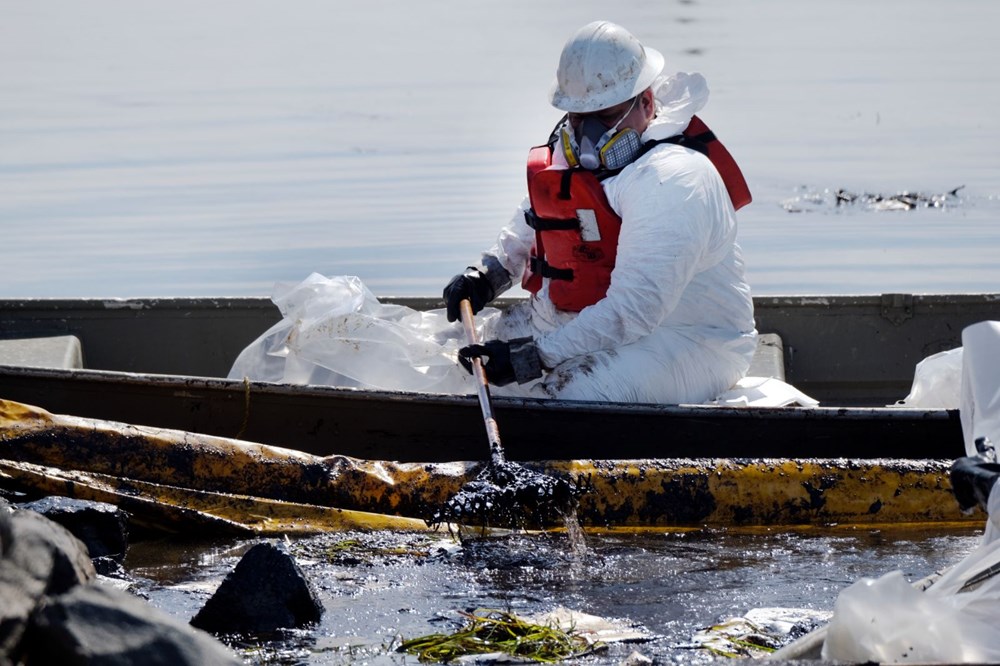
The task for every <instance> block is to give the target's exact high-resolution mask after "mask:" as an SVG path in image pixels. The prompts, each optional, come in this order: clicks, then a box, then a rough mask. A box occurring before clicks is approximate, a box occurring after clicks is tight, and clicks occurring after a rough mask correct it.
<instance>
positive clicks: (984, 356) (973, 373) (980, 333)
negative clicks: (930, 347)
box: [959, 321, 1000, 456]
mask: <svg viewBox="0 0 1000 666" xmlns="http://www.w3.org/2000/svg"><path fill="white" fill-rule="evenodd" d="M962 347H963V348H964V349H965V355H964V361H963V364H962V387H961V407H960V410H959V414H960V416H961V419H962V433H963V434H964V435H965V453H966V455H969V456H974V455H976V454H977V451H976V440H977V439H979V438H980V437H989V439H990V441H991V442H993V445H994V446H998V447H1000V322H998V321H982V322H979V323H978V324H973V325H972V326H967V327H966V328H965V329H964V330H963V331H962Z"/></svg>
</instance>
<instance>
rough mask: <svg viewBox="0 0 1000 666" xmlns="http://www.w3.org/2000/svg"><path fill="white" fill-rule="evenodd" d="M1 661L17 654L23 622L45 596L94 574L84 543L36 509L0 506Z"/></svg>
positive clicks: (22, 631) (85, 581)
mask: <svg viewBox="0 0 1000 666" xmlns="http://www.w3.org/2000/svg"><path fill="white" fill-rule="evenodd" d="M0 555H2V558H0V599H2V600H3V603H2V604H0V661H2V659H3V658H5V657H8V656H10V655H14V654H16V652H17V650H18V645H19V643H20V641H21V639H22V637H23V636H24V632H25V627H26V623H27V621H28V618H29V616H30V615H31V613H32V612H33V611H34V609H35V608H36V607H37V606H38V604H39V603H40V602H41V600H42V598H43V597H44V595H46V594H59V593H62V592H65V591H67V590H70V589H72V588H73V587H75V586H78V585H79V584H81V583H87V582H89V581H91V580H93V579H94V576H95V575H96V574H95V572H94V567H93V565H92V564H91V563H90V558H89V557H88V556H87V551H86V548H85V547H84V545H83V544H82V543H81V542H80V541H79V540H78V539H77V538H76V537H74V536H73V535H72V534H70V533H69V531H68V530H66V528H64V527H62V526H60V525H57V524H56V523H53V522H52V521H50V520H48V519H46V518H45V517H43V516H41V515H40V514H37V513H35V512H34V511H15V512H14V513H8V512H7V511H6V510H0Z"/></svg>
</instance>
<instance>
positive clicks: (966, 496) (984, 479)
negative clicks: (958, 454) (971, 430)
mask: <svg viewBox="0 0 1000 666" xmlns="http://www.w3.org/2000/svg"><path fill="white" fill-rule="evenodd" d="M997 479H1000V464H997V463H993V462H986V461H985V460H983V459H982V458H981V457H979V456H966V457H964V458H959V459H958V460H956V461H955V462H954V463H952V466H951V488H952V491H953V492H954V493H955V499H956V500H958V506H959V508H960V509H962V511H970V510H972V509H974V508H975V507H976V506H980V507H982V509H983V511H985V510H986V505H987V503H988V502H989V499H990V491H991V490H993V486H994V485H995V484H996V482H997Z"/></svg>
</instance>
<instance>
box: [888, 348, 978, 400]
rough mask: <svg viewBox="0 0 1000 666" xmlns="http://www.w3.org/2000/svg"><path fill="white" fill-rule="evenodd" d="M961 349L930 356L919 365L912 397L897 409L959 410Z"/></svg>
mask: <svg viewBox="0 0 1000 666" xmlns="http://www.w3.org/2000/svg"><path fill="white" fill-rule="evenodd" d="M962 356H963V351H962V348H961V347H958V348H957V349H949V350H948V351H943V352H939V353H937V354H933V355H931V356H928V357H927V358H925V359H924V360H922V361H920V362H919V363H917V367H916V370H915V371H914V373H913V385H912V387H911V388H910V393H909V395H907V396H906V397H905V398H903V399H902V400H901V401H899V402H898V403H896V406H898V407H923V408H925V409H958V406H959V402H960V396H961V387H962Z"/></svg>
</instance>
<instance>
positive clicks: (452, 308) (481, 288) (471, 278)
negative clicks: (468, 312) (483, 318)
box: [443, 266, 494, 321]
mask: <svg viewBox="0 0 1000 666" xmlns="http://www.w3.org/2000/svg"><path fill="white" fill-rule="evenodd" d="M443 295H444V303H445V307H447V309H448V321H458V320H459V319H461V318H462V313H461V312H459V307H458V304H459V303H460V302H461V301H462V300H463V299H466V298H467V299H469V301H470V302H471V303H472V314H476V313H477V312H479V311H480V310H482V309H483V308H484V307H486V304H487V303H489V302H490V301H492V300H493V295H494V294H493V285H491V284H490V281H489V280H488V279H486V276H485V275H483V273H482V271H480V270H479V269H477V268H472V267H471V266H470V267H469V269H468V270H466V271H465V272H464V273H462V274H460V275H456V276H455V277H453V278H452V279H451V282H449V283H448V286H447V287H445V288H444V294H443Z"/></svg>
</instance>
